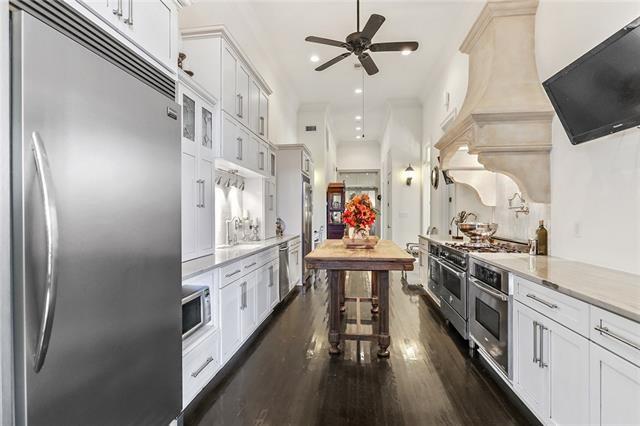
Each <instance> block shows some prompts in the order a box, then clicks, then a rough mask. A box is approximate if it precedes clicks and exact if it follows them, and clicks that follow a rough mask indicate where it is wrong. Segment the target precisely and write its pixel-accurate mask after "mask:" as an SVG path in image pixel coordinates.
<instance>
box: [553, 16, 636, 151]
mask: <svg viewBox="0 0 640 426" xmlns="http://www.w3.org/2000/svg"><path fill="white" fill-rule="evenodd" d="M543 86H544V88H545V90H546V92H547V95H548V96H549V99H550V100H551V103H552V104H553V107H554V108H555V110H556V113H557V114H558V117H559V118H560V121H561V122H562V125H563V126H564V129H565V130H566V132H567V135H568V136H569V139H570V140H571V143H573V144H574V145H575V144H579V143H582V142H586V141H589V140H592V139H595V138H598V137H601V136H604V135H608V134H610V133H615V132H618V131H620V130H624V129H628V128H630V127H633V126H638V125H640V18H638V19H636V20H635V21H633V22H632V23H631V24H629V25H627V26H626V27H624V28H623V29H621V30H620V31H618V32H617V33H615V34H614V35H612V36H611V37H609V38H608V39H607V40H605V41H604V42H602V43H601V44H599V45H598V46H596V47H595V48H593V49H591V50H590V51H589V52H587V53H586V54H584V55H583V56H582V57H580V58H579V59H578V60H576V61H575V62H573V63H572V64H570V65H569V66H567V67H566V68H564V69H563V70H562V71H560V72H558V73H557V74H556V75H554V76H553V77H551V78H550V79H548V80H547V81H545V82H544V83H543Z"/></svg>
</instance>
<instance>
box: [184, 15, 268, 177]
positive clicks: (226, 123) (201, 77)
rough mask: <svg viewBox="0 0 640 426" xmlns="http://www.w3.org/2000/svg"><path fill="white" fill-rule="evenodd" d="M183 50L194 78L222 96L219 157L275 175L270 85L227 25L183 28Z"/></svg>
mask: <svg viewBox="0 0 640 426" xmlns="http://www.w3.org/2000/svg"><path fill="white" fill-rule="evenodd" d="M180 50H181V52H184V53H185V54H186V55H187V58H188V60H187V62H188V64H186V65H185V66H186V67H187V68H188V69H189V70H191V71H193V72H194V78H195V79H196V80H198V81H199V82H200V83H201V84H202V85H203V86H204V87H205V88H206V89H207V90H208V91H210V92H211V93H212V94H213V95H214V96H217V97H219V98H220V104H221V108H222V114H221V125H220V127H221V129H222V137H221V140H222V146H221V147H220V149H219V150H218V151H217V152H216V154H217V156H218V157H219V158H221V159H222V160H223V162H228V163H231V164H229V166H230V167H232V166H238V167H240V168H244V169H247V170H250V171H252V172H255V173H257V174H259V175H261V176H264V177H273V176H274V174H275V164H273V167H271V166H272V162H271V160H272V158H271V157H270V152H271V150H272V147H271V146H270V144H269V96H270V95H271V89H270V88H269V86H268V84H267V83H266V82H265V80H264V79H263V78H262V76H261V75H260V73H259V72H258V71H257V69H256V68H255V67H254V66H253V64H252V63H251V61H250V60H249V58H248V57H247V56H246V55H245V54H243V52H242V50H241V49H240V47H239V45H238V43H236V42H235V41H234V39H233V37H232V36H231V34H230V33H229V32H228V31H227V30H226V28H225V27H224V26H215V27H197V28H186V29H183V30H182V45H181V48H180ZM273 160H274V161H275V158H274V159H273ZM272 171H273V172H274V173H273V174H272V173H271V172H272Z"/></svg>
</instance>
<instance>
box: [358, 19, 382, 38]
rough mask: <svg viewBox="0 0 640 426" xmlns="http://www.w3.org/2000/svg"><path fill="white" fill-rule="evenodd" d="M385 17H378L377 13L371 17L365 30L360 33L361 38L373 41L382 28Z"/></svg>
mask: <svg viewBox="0 0 640 426" xmlns="http://www.w3.org/2000/svg"><path fill="white" fill-rule="evenodd" d="M384 20H385V17H384V16H382V15H376V14H375V13H374V14H373V15H371V16H369V20H368V21H367V23H366V24H365V26H364V28H363V29H362V31H361V32H360V37H363V38H366V39H369V40H371V39H372V38H373V36H374V35H375V34H376V33H377V32H378V30H379V29H380V26H381V25H382V23H383V22H384Z"/></svg>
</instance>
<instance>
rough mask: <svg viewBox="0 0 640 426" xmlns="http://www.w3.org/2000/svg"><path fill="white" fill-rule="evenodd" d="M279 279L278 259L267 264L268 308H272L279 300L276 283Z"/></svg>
mask: <svg viewBox="0 0 640 426" xmlns="http://www.w3.org/2000/svg"><path fill="white" fill-rule="evenodd" d="M279 279H280V263H279V261H278V260H275V261H273V262H271V264H270V265H269V308H270V309H273V308H274V307H275V306H276V305H277V304H278V302H279V301H280V291H279V289H278V283H279Z"/></svg>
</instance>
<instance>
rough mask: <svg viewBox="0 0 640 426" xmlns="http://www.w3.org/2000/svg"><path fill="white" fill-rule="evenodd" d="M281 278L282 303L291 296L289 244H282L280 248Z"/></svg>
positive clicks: (279, 279) (279, 281)
mask: <svg viewBox="0 0 640 426" xmlns="http://www.w3.org/2000/svg"><path fill="white" fill-rule="evenodd" d="M279 254H280V256H279V258H280V266H279V268H280V269H279V276H278V285H279V290H280V301H282V300H284V298H285V297H287V294H289V243H282V244H280V248H279Z"/></svg>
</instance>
